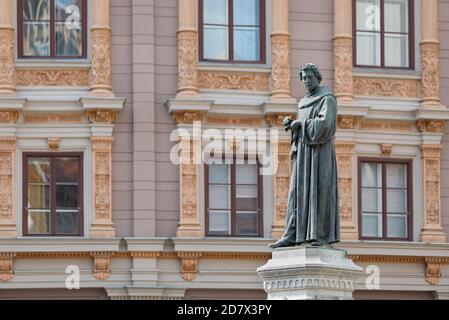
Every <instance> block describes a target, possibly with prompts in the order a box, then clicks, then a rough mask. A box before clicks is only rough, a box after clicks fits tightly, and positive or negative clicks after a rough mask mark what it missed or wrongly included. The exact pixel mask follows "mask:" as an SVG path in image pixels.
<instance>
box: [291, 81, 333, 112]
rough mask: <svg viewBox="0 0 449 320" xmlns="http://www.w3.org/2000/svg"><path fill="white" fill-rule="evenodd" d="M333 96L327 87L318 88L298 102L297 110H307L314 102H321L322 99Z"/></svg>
mask: <svg viewBox="0 0 449 320" xmlns="http://www.w3.org/2000/svg"><path fill="white" fill-rule="evenodd" d="M328 95H333V94H332V92H331V91H330V90H329V88H328V87H322V86H320V87H319V88H318V89H317V90H316V91H315V92H314V93H313V94H312V95H311V96H308V97H304V98H302V99H301V101H299V105H298V106H299V108H307V107H310V106H311V105H313V104H315V102H317V101H319V100H321V99H322V98H324V97H326V96H328Z"/></svg>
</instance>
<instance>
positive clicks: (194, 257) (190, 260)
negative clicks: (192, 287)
mask: <svg viewBox="0 0 449 320" xmlns="http://www.w3.org/2000/svg"><path fill="white" fill-rule="evenodd" d="M201 256H202V254H201V253H199V252H178V258H179V259H180V260H181V276H182V278H183V279H184V280H186V281H193V280H194V279H195V278H196V277H197V275H198V260H199V258H201Z"/></svg>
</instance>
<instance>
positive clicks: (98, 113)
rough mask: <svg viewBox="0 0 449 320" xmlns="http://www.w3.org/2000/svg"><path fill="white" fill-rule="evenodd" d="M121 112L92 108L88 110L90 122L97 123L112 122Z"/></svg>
mask: <svg viewBox="0 0 449 320" xmlns="http://www.w3.org/2000/svg"><path fill="white" fill-rule="evenodd" d="M118 114H119V112H118V111H115V110H103V109H101V110H91V111H87V117H88V118H89V120H90V122H92V123H96V124H101V123H103V124H112V123H114V122H115V120H116V119H117V117H118Z"/></svg>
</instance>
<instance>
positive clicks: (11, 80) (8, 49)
mask: <svg viewBox="0 0 449 320" xmlns="http://www.w3.org/2000/svg"><path fill="white" fill-rule="evenodd" d="M2 4H3V3H2ZM0 9H1V10H4V8H3V7H0ZM11 14H12V12H11ZM0 24H1V23H0ZM15 87H16V72H15V68H14V29H13V28H12V27H11V28H4V27H0V95H2V94H5V95H13V94H14V93H15Z"/></svg>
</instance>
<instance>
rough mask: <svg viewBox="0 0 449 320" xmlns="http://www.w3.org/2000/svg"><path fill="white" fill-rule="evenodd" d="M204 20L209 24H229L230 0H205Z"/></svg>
mask: <svg viewBox="0 0 449 320" xmlns="http://www.w3.org/2000/svg"><path fill="white" fill-rule="evenodd" d="M203 10H204V15H203V20H204V23H206V24H208V23H210V24H224V25H227V24H228V0H203Z"/></svg>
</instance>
